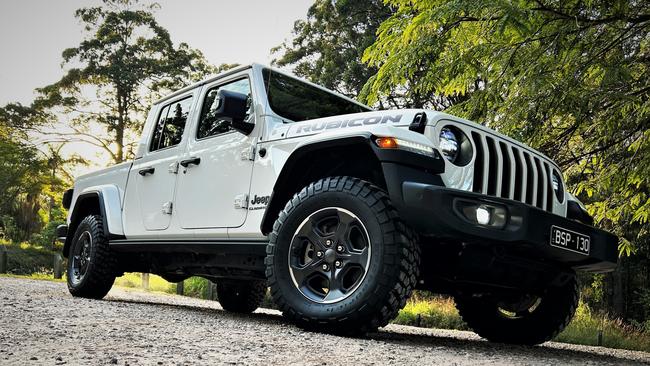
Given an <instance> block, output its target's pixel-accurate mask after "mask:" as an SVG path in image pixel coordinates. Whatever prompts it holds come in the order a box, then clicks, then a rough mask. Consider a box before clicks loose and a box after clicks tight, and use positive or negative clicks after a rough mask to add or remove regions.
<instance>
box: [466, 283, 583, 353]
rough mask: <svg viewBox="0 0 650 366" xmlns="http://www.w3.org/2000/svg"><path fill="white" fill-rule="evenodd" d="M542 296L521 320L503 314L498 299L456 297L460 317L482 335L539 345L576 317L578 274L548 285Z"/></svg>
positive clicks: (493, 339) (506, 340) (494, 338)
mask: <svg viewBox="0 0 650 366" xmlns="http://www.w3.org/2000/svg"><path fill="white" fill-rule="evenodd" d="M540 298H541V301H540V302H539V305H538V306H537V308H535V309H534V310H533V311H532V312H530V313H529V314H526V315H525V316H523V317H521V318H517V319H512V318H508V317H506V316H503V315H502V313H500V310H499V309H498V305H497V303H498V300H496V299H494V298H469V297H462V296H457V297H456V298H455V300H456V308H457V309H458V312H459V313H460V316H461V317H462V318H463V320H464V321H465V322H466V323H467V325H469V327H470V328H472V329H473V330H474V332H476V334H478V335H479V336H481V337H483V338H485V339H487V340H489V341H492V342H500V343H510V344H522V345H536V344H540V343H544V342H546V341H549V340H551V339H553V338H554V337H555V336H557V335H558V334H559V333H560V332H561V331H562V330H564V328H565V327H566V326H567V325H568V324H569V322H570V321H571V319H572V318H573V315H574V314H575V311H576V308H577V306H578V299H579V289H578V282H577V280H576V277H575V276H571V278H570V279H569V280H568V281H567V282H566V283H565V284H564V285H562V286H557V287H550V288H548V289H547V291H546V293H545V294H544V295H542V296H541V297H540Z"/></svg>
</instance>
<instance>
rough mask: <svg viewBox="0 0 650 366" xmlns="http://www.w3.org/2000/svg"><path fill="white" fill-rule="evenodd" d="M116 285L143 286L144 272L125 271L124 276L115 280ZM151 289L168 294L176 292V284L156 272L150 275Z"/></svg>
mask: <svg viewBox="0 0 650 366" xmlns="http://www.w3.org/2000/svg"><path fill="white" fill-rule="evenodd" d="M115 285H116V286H121V287H129V288H142V274H140V273H125V274H124V276H122V277H118V278H117V279H116V280H115ZM149 291H154V292H165V293H168V294H175V293H176V285H175V284H173V283H169V282H167V281H165V280H164V279H163V278H162V277H160V276H156V275H154V274H150V275H149Z"/></svg>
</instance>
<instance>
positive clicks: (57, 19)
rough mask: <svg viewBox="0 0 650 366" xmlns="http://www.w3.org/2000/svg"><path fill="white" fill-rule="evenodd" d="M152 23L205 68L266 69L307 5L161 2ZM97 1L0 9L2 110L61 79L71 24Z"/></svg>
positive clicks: (31, 2) (9, 1) (241, 0)
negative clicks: (193, 51)
mask: <svg viewBox="0 0 650 366" xmlns="http://www.w3.org/2000/svg"><path fill="white" fill-rule="evenodd" d="M156 2H157V3H158V4H160V5H161V9H159V10H158V11H157V12H156V19H157V20H158V22H159V23H160V24H161V25H162V26H163V27H165V28H166V29H167V30H168V31H169V32H170V34H171V36H172V40H173V41H174V42H175V43H178V42H185V43H188V44H189V45H190V46H191V47H193V48H197V49H199V50H201V51H202V52H203V53H204V55H205V56H206V58H207V59H208V61H209V62H211V63H213V64H215V65H219V64H221V63H240V64H246V63H250V62H261V63H267V64H268V63H270V61H271V59H272V57H271V56H270V52H269V51H270V49H271V48H272V47H275V46H277V45H279V44H281V43H282V42H283V41H284V40H285V39H289V38H290V37H291V29H292V26H293V23H294V22H295V21H296V20H297V19H300V18H305V17H306V14H307V9H308V8H309V5H311V3H312V0H236V1H232V0H227V1H224V0H159V1H156ZM98 4H101V1H96V0H92V1H88V0H87V1H80V0H57V1H55V0H2V1H0V55H1V56H0V105H4V104H6V103H8V102H15V101H17V102H21V103H23V104H28V103H30V102H31V101H32V99H33V97H34V93H33V91H34V89H35V88H37V87H41V86H44V85H47V84H50V83H53V82H55V81H57V80H58V79H59V78H60V77H61V76H62V75H63V71H62V70H61V61H62V59H61V52H62V51H63V50H64V49H65V48H69V47H74V46H76V45H78V44H79V42H80V41H81V40H82V38H83V34H82V31H83V29H82V26H81V24H80V23H79V21H78V20H77V19H76V18H75V17H74V11H75V10H76V9H78V8H81V7H86V6H92V5H98Z"/></svg>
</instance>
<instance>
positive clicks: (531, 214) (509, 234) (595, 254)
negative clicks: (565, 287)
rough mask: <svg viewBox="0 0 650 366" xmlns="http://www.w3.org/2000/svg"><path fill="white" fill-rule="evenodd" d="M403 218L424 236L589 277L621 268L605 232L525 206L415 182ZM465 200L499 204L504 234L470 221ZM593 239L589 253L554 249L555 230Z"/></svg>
mask: <svg viewBox="0 0 650 366" xmlns="http://www.w3.org/2000/svg"><path fill="white" fill-rule="evenodd" d="M401 193H402V195H401V196H402V199H403V200H402V202H400V205H399V206H401V207H400V208H401V209H400V215H401V216H402V217H403V218H404V219H405V220H406V221H407V222H408V223H409V224H410V225H411V226H412V227H413V228H414V229H415V230H416V231H418V232H419V233H420V234H421V235H425V236H431V237H436V238H440V239H448V240H453V241H458V242H462V243H467V244H472V243H476V244H481V245H500V246H502V247H504V248H506V250H508V251H510V252H516V253H519V254H523V255H525V256H526V257H529V258H543V259H544V260H550V261H553V262H557V263H561V264H563V265H566V266H570V267H572V268H574V269H575V270H581V271H588V272H609V271H613V270H614V268H615V267H616V262H617V259H618V238H617V237H616V236H615V235H612V234H610V233H608V232H605V231H603V230H600V229H597V228H595V227H592V226H588V225H584V224H581V223H579V222H576V221H573V220H568V219H566V218H563V217H560V216H557V215H554V214H552V213H549V212H546V211H544V210H541V209H538V208H536V207H532V206H529V205H526V204H523V203H521V202H517V201H512V200H507V199H502V198H497V197H491V196H485V195H481V194H476V193H473V192H466V191H460V190H456V189H451V188H445V187H441V186H436V185H431V184H422V183H415V182H403V183H402V192H401ZM459 200H469V201H476V202H480V203H486V204H490V203H491V204H498V205H500V206H502V207H505V208H506V210H507V212H508V215H509V217H510V219H509V221H508V223H507V224H506V225H505V227H503V228H502V229H493V228H487V227H485V226H480V225H478V224H475V223H472V222H470V221H469V220H467V219H466V218H465V217H464V216H463V215H462V214H461V213H460V212H459V211H457V210H456V209H455V207H456V204H455V202H458V201H459ZM553 225H555V226H559V227H562V228H564V229H568V230H571V231H574V232H578V233H581V234H584V235H588V236H589V237H590V238H591V248H590V252H589V254H588V255H587V254H582V253H578V252H574V251H570V250H567V249H564V248H559V247H555V246H551V245H550V235H551V226H553Z"/></svg>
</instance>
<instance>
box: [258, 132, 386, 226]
mask: <svg viewBox="0 0 650 366" xmlns="http://www.w3.org/2000/svg"><path fill="white" fill-rule="evenodd" d="M296 172H300V174H296ZM330 176H350V177H355V178H359V179H362V180H365V181H367V182H370V183H372V184H374V185H376V186H378V187H380V188H382V189H386V180H385V177H384V174H383V169H382V167H381V161H380V160H379V158H378V157H377V155H376V153H375V151H374V150H373V148H372V146H371V145H370V138H369V136H361V135H360V136H351V137H344V138H339V139H334V140H327V141H321V142H316V143H312V144H308V145H304V146H301V147H299V148H297V149H296V150H294V151H293V152H292V153H291V156H290V157H289V159H288V160H287V161H286V163H285V164H284V166H283V167H282V171H281V172H280V175H279V176H278V179H277V180H276V182H275V185H274V187H273V192H272V194H271V200H270V202H269V205H268V206H267V208H266V211H265V213H264V217H263V219H262V223H261V231H262V233H264V234H265V235H268V234H269V233H270V232H271V231H272V230H273V223H274V222H275V220H276V219H277V217H278V215H279V213H280V211H281V210H282V209H283V208H284V205H285V204H286V203H287V202H288V201H289V200H290V199H291V197H293V195H294V194H295V193H297V192H299V191H300V190H301V189H302V188H303V187H305V186H307V185H308V184H309V183H312V182H315V181H317V180H319V179H323V178H326V177H330ZM297 177H299V179H296V178H297Z"/></svg>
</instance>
